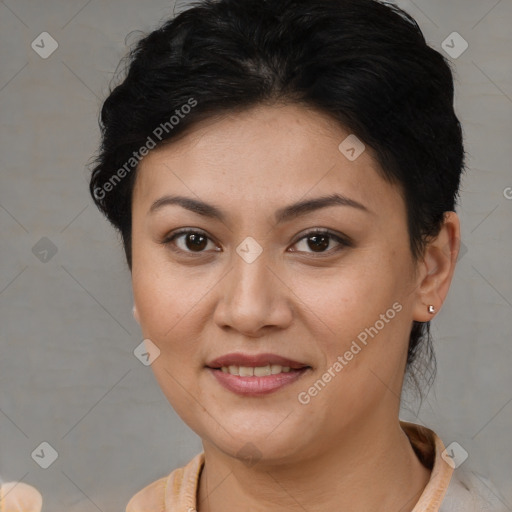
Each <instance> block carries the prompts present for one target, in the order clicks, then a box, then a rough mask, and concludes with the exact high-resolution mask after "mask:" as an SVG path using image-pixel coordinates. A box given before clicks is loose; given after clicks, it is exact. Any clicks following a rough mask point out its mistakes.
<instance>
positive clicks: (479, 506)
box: [126, 421, 505, 512]
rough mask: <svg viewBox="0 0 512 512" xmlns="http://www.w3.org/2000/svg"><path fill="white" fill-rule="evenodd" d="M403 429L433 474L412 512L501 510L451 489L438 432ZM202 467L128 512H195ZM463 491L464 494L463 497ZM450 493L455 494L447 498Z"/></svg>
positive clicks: (140, 496) (456, 486)
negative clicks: (487, 506)
mask: <svg viewBox="0 0 512 512" xmlns="http://www.w3.org/2000/svg"><path fill="white" fill-rule="evenodd" d="M400 425H401V427H402V429H403V431H404V432H405V433H406V435H407V436H408V438H409V440H410V442H411V445H412V447H413V448H414V451H415V452H416V454H417V455H418V458H419V459H420V460H421V462H422V463H423V464H424V465H425V466H426V467H427V468H428V469H431V470H432V473H431V477H430V480H429V482H428V484H427V486H426V487H425V489H424V491H423V493H422V495H421V496H420V498H419V501H418V502H417V503H416V506H415V507H414V509H413V512H449V511H459V510H460V511H461V512H462V511H464V512H472V511H475V512H476V511H478V512H482V511H486V510H488V511H494V510H496V511H499V510H501V509H500V508H490V507H489V508H485V507H486V505H485V504H484V502H483V501H481V500H480V498H479V497H478V496H476V495H475V493H474V492H472V491H471V490H470V489H467V486H466V485H465V484H464V482H462V486H461V485H460V484H461V482H460V481H459V480H454V482H453V483H452V485H451V484H450V483H451V481H452V475H453V473H454V470H453V468H452V466H451V465H449V464H448V463H446V462H445V461H444V460H443V458H442V457H441V454H442V453H443V451H444V449H445V447H444V445H443V442H442V441H441V439H440V438H439V437H438V436H437V435H436V434H435V432H433V431H432V430H430V429H428V428H426V427H422V426H420V425H416V424H414V423H408V422H404V421H401V422H400ZM203 465H204V453H200V454H198V455H196V456H195V457H194V458H193V459H192V460H191V461H190V462H189V463H188V464H187V465H186V466H184V467H182V468H179V469H175V470H174V471H172V473H171V474H170V475H168V476H166V477H164V478H161V479H159V480H157V481H155V482H153V483H151V484H150V485H148V486H147V487H145V488H144V489H142V490H141V491H139V492H138V493H137V494H136V495H135V496H133V497H132V499H131V500H130V501H129V503H128V506H127V508H126V512H195V510H196V496H197V488H198V483H199V475H200V473H201V470H202V468H203ZM452 487H453V489H452ZM461 488H462V489H464V490H465V492H462V493H461V492H460V489H461ZM449 489H452V490H451V491H450V493H449V496H447V492H448V490H449ZM445 497H446V501H445ZM485 503H487V502H485ZM503 510H505V509H503Z"/></svg>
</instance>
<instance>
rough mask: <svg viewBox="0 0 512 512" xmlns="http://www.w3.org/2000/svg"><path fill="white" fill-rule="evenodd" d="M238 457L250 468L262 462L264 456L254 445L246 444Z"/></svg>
mask: <svg viewBox="0 0 512 512" xmlns="http://www.w3.org/2000/svg"><path fill="white" fill-rule="evenodd" d="M236 456H237V457H238V458H239V459H242V461H243V463H244V464H245V465H246V466H247V467H249V468H250V467H252V466H254V465H255V464H257V463H258V462H259V461H260V459H261V457H262V456H263V454H262V453H261V452H260V451H259V450H258V448H256V446H254V445H253V444H252V443H246V444H244V446H242V448H240V450H238V452H237V454H236Z"/></svg>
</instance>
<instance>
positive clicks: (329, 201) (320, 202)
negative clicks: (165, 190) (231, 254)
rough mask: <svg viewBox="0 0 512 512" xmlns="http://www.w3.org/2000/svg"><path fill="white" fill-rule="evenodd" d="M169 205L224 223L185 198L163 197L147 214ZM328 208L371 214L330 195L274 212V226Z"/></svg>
mask: <svg viewBox="0 0 512 512" xmlns="http://www.w3.org/2000/svg"><path fill="white" fill-rule="evenodd" d="M171 205H178V206H181V207H182V208H185V209H187V210H189V211H191V212H194V213H197V214H198V215H202V216H204V217H209V218H212V219H217V220H219V221H221V222H225V221H226V215H225V214H224V213H223V212H222V210H220V209H219V208H218V207H216V206H214V205H212V204H209V203H205V202H204V201H200V200H197V199H192V198H191V197H185V196H169V195H167V196H163V197H161V198H160V199H157V200H156V201H155V202H154V203H153V204H152V205H151V207H150V209H149V212H148V213H150V214H153V213H155V212H156V211H158V210H160V209H161V208H163V207H165V206H171ZM329 206H350V207H352V208H356V209H358V210H361V211H364V212H366V213H373V212H371V211H370V210H369V209H368V208H367V207H366V206H364V205H363V204H361V203H359V202H358V201H355V200H354V199H350V198H348V197H345V196H343V195H341V194H331V195H329V196H322V197H317V198H314V199H307V200H304V201H299V202H297V203H293V204H291V205H289V206H286V207H284V208H280V209H279V210H277V211H276V212H275V214H274V218H275V221H276V224H280V223H283V222H286V221H289V220H291V219H294V218H296V217H300V216H302V215H305V214H306V213H309V212H312V211H315V210H320V209H321V208H327V207H329Z"/></svg>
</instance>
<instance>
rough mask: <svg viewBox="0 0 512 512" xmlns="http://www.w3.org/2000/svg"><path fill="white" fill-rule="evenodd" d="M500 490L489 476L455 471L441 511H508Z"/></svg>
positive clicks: (459, 470) (460, 469) (460, 470)
mask: <svg viewBox="0 0 512 512" xmlns="http://www.w3.org/2000/svg"><path fill="white" fill-rule="evenodd" d="M507 510H509V509H508V508H507V506H506V505H505V500H504V499H503V498H502V497H501V495H500V493H499V491H498V490H497V489H496V487H495V486H494V485H493V484H492V482H490V481H489V480H488V479H487V478H485V477H483V476H481V475H478V474H477V473H475V472H473V471H466V470H463V469H462V468H458V469H456V470H455V471H454V473H453V476H452V479H451V481H450V485H449V487H448V490H447V492H446V496H445V498H444V500H443V504H442V506H441V509H440V512H506V511H507Z"/></svg>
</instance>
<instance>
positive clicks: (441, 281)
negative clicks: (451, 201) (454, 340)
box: [413, 212, 460, 322]
mask: <svg viewBox="0 0 512 512" xmlns="http://www.w3.org/2000/svg"><path fill="white" fill-rule="evenodd" d="M459 248H460V221H459V217H458V215H457V214H456V213H455V212H445V216H444V221H443V225H442V227H441V229H440V231H439V234H438V235H437V237H436V238H435V239H434V240H432V241H430V242H429V243H428V244H427V247H426V248H425V256H424V259H423V261H422V263H421V265H422V270H423V271H422V272H420V273H419V282H417V294H416V303H415V306H414V316H413V319H414V320H416V321H418V322H428V321H429V320H431V319H432V318H433V316H434V314H435V313H436V312H438V311H439V310H440V309H441V306H442V304H443V302H444V300H445V298H446V296H447V294H448V290H449V288H450V284H451V281H452V278H453V274H454V272H455V265H456V263H457V256H458V253H459Z"/></svg>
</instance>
